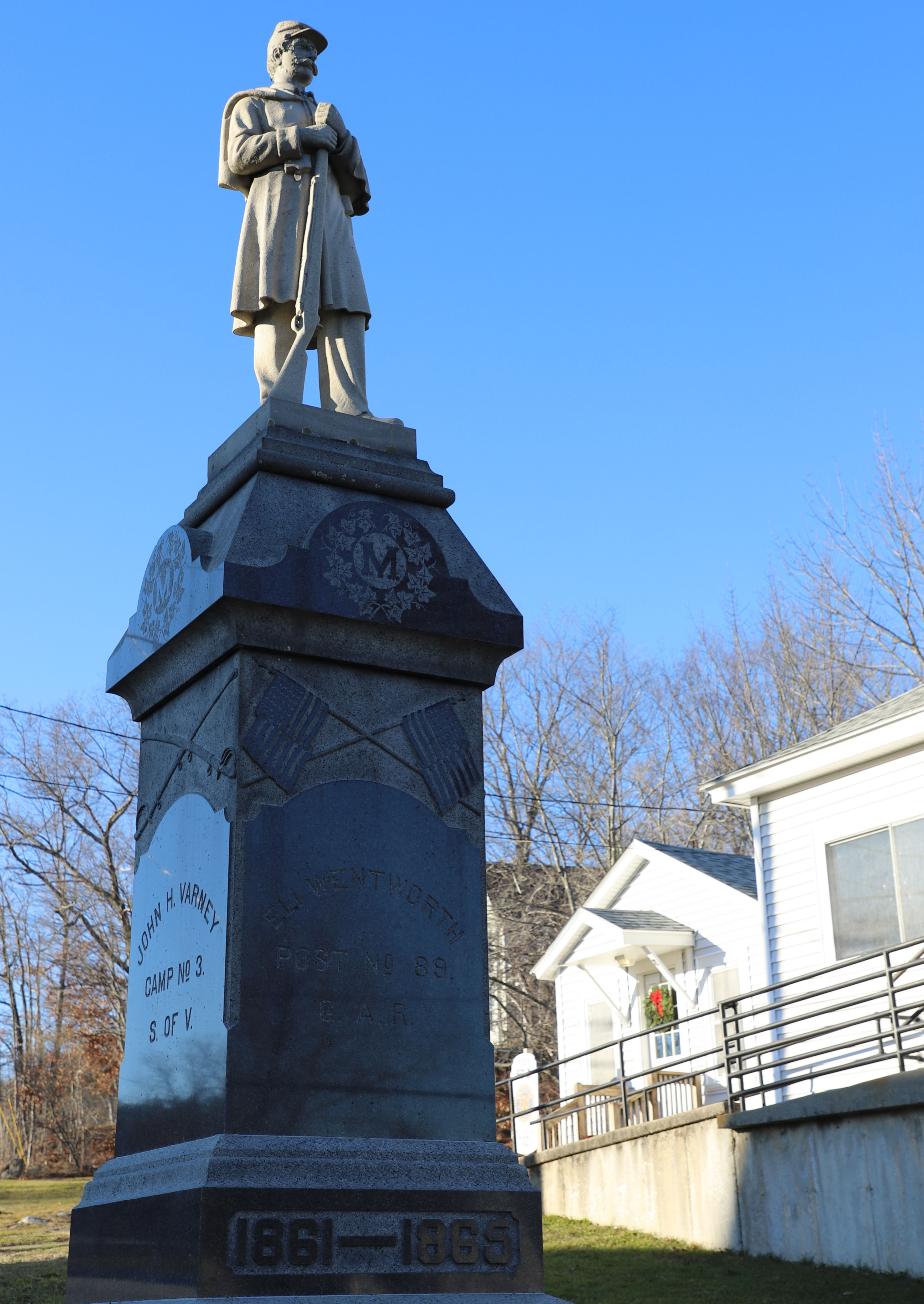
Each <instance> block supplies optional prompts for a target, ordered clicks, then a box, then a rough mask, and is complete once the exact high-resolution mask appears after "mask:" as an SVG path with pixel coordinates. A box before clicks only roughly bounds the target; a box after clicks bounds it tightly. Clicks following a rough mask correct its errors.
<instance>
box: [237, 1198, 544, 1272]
mask: <svg viewBox="0 0 924 1304" xmlns="http://www.w3.org/2000/svg"><path fill="white" fill-rule="evenodd" d="M227 1262H228V1267H229V1268H230V1269H231V1271H232V1272H233V1273H234V1274H235V1275H237V1276H289V1275H292V1274H299V1275H304V1276H318V1275H327V1274H329V1273H334V1274H337V1275H340V1274H354V1273H361V1274H363V1275H370V1274H375V1275H377V1276H391V1275H394V1274H401V1275H406V1274H408V1273H415V1274H424V1275H426V1274H432V1273H433V1272H440V1273H445V1272H469V1273H471V1272H477V1273H498V1272H513V1271H515V1270H516V1268H517V1266H518V1265H519V1262H520V1242H519V1224H518V1223H517V1220H516V1219H515V1218H514V1217H513V1216H512V1215H511V1214H510V1213H506V1212H503V1213H497V1212H494V1213H481V1212H478V1213H465V1214H461V1215H460V1214H459V1213H446V1212H435V1213H429V1212H428V1213H418V1212H407V1213H382V1212H377V1211H355V1212H343V1211H329V1210H325V1211H322V1212H315V1211H313V1210H312V1211H298V1212H290V1211H278V1210H254V1211H251V1210H246V1211H243V1212H237V1213H235V1214H234V1215H233V1217H232V1218H231V1220H230V1222H229V1224H228V1260H227Z"/></svg>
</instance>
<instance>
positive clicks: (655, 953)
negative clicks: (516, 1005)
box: [533, 839, 763, 1141]
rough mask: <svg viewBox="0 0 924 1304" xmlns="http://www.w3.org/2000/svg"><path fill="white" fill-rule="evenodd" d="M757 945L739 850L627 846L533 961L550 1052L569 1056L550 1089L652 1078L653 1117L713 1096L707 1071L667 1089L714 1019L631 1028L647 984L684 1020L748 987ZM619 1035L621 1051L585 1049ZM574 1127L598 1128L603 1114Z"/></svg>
mask: <svg viewBox="0 0 924 1304" xmlns="http://www.w3.org/2000/svg"><path fill="white" fill-rule="evenodd" d="M762 949H763V948H762V942H761V938H760V922H759V913H758V903H757V890H756V885H755V874H754V862H753V860H752V859H751V858H750V857H748V856H737V855H729V854H725V853H722V852H714V851H704V850H700V849H696V848H689V847H674V846H667V845H664V844H662V843H656V842H647V841H641V840H640V839H636V840H635V841H633V842H632V844H631V845H630V846H629V847H628V848H627V850H626V851H625V852H624V853H623V854H622V855H621V856H620V858H619V859H618V860H617V861H616V863H615V864H614V865H613V867H612V869H611V870H610V871H609V873H607V874H606V876H605V877H604V878H603V879H602V881H601V882H600V883H599V885H598V886H597V887H596V888H595V889H594V891H593V892H592V893H591V894H590V896H589V897H588V898H587V900H586V901H585V903H584V905H583V906H582V907H581V908H580V909H579V910H577V911H576V912H575V914H574V915H573V916H572V917H571V919H569V921H568V922H567V924H566V925H565V926H564V928H563V929H562V930H561V932H560V933H559V934H558V936H557V937H556V938H555V940H554V941H553V942H552V944H551V946H549V948H548V949H547V951H546V952H545V954H544V955H543V956H542V958H541V960H540V961H539V962H538V964H536V965H535V966H534V968H533V973H534V975H535V976H536V977H537V978H539V979H540V980H545V981H547V982H554V984H555V1001H556V1012H557V1020H558V1053H559V1056H560V1057H561V1058H563V1059H565V1058H566V1057H568V1056H572V1055H579V1058H578V1059H576V1060H571V1061H570V1062H568V1063H565V1064H563V1065H562V1066H561V1069H560V1072H559V1084H560V1089H561V1095H562V1096H568V1095H570V1094H571V1093H573V1092H576V1091H579V1090H581V1089H582V1088H584V1087H586V1086H589V1085H593V1084H598V1085H605V1084H607V1083H610V1082H612V1081H613V1080H614V1079H617V1078H621V1077H622V1076H624V1075H627V1076H629V1077H630V1078H631V1079H632V1084H631V1085H632V1086H633V1087H635V1086H643V1085H648V1084H651V1083H652V1082H657V1083H660V1084H662V1089H661V1091H660V1095H661V1100H660V1104H659V1112H661V1113H676V1112H680V1111H681V1110H683V1109H689V1108H692V1107H695V1106H696V1105H698V1104H702V1103H709V1101H710V1099H714V1098H719V1097H723V1096H724V1082H723V1081H722V1080H721V1079H720V1076H719V1075H716V1074H714V1073H705V1074H703V1075H702V1076H701V1077H699V1078H698V1079H697V1080H696V1081H692V1082H691V1081H689V1080H687V1081H683V1082H678V1084H677V1088H676V1090H675V1091H674V1092H673V1093H671V1092H670V1090H669V1084H670V1081H671V1064H672V1062H677V1061H678V1060H680V1059H682V1058H684V1057H687V1056H689V1055H690V1053H691V1052H693V1051H695V1050H697V1049H701V1050H706V1049H708V1047H707V1045H706V1043H708V1045H709V1046H713V1047H714V1046H715V1045H716V1043H717V1040H718V1039H719V1037H720V1033H719V1032H718V1030H717V1029H716V1026H715V1020H713V1019H706V1020H697V1021H695V1022H694V1023H692V1024H688V1025H681V1026H679V1027H678V1028H675V1029H673V1030H670V1031H665V1032H663V1033H662V1032H657V1031H655V1032H652V1033H650V1035H648V1036H644V1037H633V1036H632V1034H636V1033H641V1032H643V1031H645V1029H646V1028H649V1027H650V1017H649V1013H648V1010H650V998H651V997H652V994H653V993H654V992H655V991H657V992H658V995H657V996H656V997H655V999H656V1000H658V1002H659V1004H661V1005H662V1006H663V1005H664V1004H665V1002H666V1003H667V1004H666V1006H665V1008H668V1009H673V1010H675V1012H676V1016H677V1017H678V1018H681V1019H683V1018H684V1017H685V1016H687V1015H692V1014H696V1013H698V1012H700V1011H707V1010H709V1009H710V1007H712V1006H714V1005H715V1004H716V1003H717V1002H718V1001H719V1000H721V999H728V998H729V997H732V996H734V995H736V994H737V993H738V992H739V991H743V990H747V989H748V988H749V987H751V986H753V985H754V984H756V983H757V982H758V981H759V978H760V975H761V972H762V970H761V954H762ZM646 1002H647V1004H648V1009H647V1010H646ZM626 1037H629V1038H630V1040H629V1041H627V1042H624V1044H623V1046H622V1047H621V1048H620V1047H606V1048H604V1049H599V1050H593V1049H592V1048H594V1047H600V1046H603V1045H604V1043H606V1042H612V1041H613V1040H614V1039H619V1038H626ZM698 1041H701V1042H702V1043H703V1045H702V1046H698V1045H695V1044H693V1043H694V1042H698ZM583 1052H588V1053H586V1054H585V1053H583ZM617 1104H618V1102H617ZM610 1112H612V1110H611V1111H610ZM629 1121H631V1117H630V1119H629ZM580 1122H581V1126H582V1127H587V1128H588V1130H589V1131H596V1130H608V1129H609V1126H611V1125H612V1123H613V1119H612V1118H610V1119H609V1120H608V1121H606V1120H602V1121H601V1124H600V1127H599V1128H598V1127H596V1126H595V1125H594V1121H593V1117H592V1115H585V1116H584V1117H583V1118H582V1119H581V1120H580ZM604 1123H605V1126H604ZM556 1139H557V1140H561V1141H564V1140H568V1139H573V1138H571V1137H570V1135H569V1134H568V1133H567V1132H565V1131H563V1132H562V1133H561V1134H560V1135H559V1136H558V1137H557V1138H556Z"/></svg>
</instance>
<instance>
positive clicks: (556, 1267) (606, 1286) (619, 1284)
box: [0, 1179, 924, 1304]
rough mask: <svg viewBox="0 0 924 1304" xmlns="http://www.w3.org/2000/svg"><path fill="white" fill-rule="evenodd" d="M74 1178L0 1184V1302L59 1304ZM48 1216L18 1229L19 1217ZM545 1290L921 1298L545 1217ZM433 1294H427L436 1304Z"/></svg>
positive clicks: (648, 1302)
mask: <svg viewBox="0 0 924 1304" xmlns="http://www.w3.org/2000/svg"><path fill="white" fill-rule="evenodd" d="M82 1187H83V1182H82V1181H81V1180H79V1179H73V1180H63V1181H47V1182H0V1304H63V1300H64V1269H65V1264H66V1261H67V1234H68V1219H67V1211H69V1210H70V1208H71V1207H72V1206H73V1205H74V1204H76V1203H77V1201H78V1200H79V1198H80V1192H81V1189H82ZM29 1216H31V1217H38V1218H44V1219H47V1221H46V1222H44V1223H39V1224H36V1225H33V1226H25V1227H21V1226H19V1220H20V1219H21V1218H25V1217H29ZM545 1238H546V1240H545V1245H546V1289H547V1290H548V1291H549V1293H550V1294H552V1295H559V1296H561V1297H562V1298H563V1299H567V1300H571V1301H572V1302H573V1304H690V1302H691V1301H694V1302H695V1301H704V1302H706V1304H829V1301H834V1300H837V1301H839V1304H843V1301H844V1300H848V1301H850V1304H922V1301H924V1283H921V1282H920V1281H911V1280H910V1279H909V1278H907V1277H881V1276H879V1275H877V1274H874V1273H868V1272H852V1271H850V1270H848V1269H840V1268H814V1267H810V1266H809V1265H807V1264H802V1263H779V1262H777V1261H776V1260H775V1259H749V1258H746V1257H745V1256H744V1255H738V1254H715V1253H711V1252H710V1251H708V1250H697V1249H693V1248H692V1247H690V1246H688V1245H682V1244H681V1243H680V1242H679V1241H663V1240H657V1239H656V1238H655V1237H653V1236H643V1235H641V1234H640V1233H638V1232H626V1231H617V1230H615V1229H614V1228H609V1227H594V1226H593V1225H592V1224H591V1223H584V1222H570V1221H569V1220H568V1219H565V1218H548V1219H546V1223H545ZM437 1299H438V1296H434V1304H435V1301H436V1300H437Z"/></svg>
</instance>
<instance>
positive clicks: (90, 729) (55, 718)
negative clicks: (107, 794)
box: [0, 702, 138, 743]
mask: <svg viewBox="0 0 924 1304" xmlns="http://www.w3.org/2000/svg"><path fill="white" fill-rule="evenodd" d="M0 711H10V712H12V714H13V715H31V716H32V717H33V719H35V720H49V721H50V722H51V723H52V724H67V725H70V727H71V728H72V729H85V730H86V732H87V733H99V734H108V735H109V737H110V738H124V739H126V741H127V742H130V743H135V742H137V741H138V736H137V734H127V733H119V732H118V730H117V729H105V728H103V726H102V725H99V724H83V723H81V721H79V720H65V719H64V718H63V716H60V715H43V714H42V712H41V711H27V710H26V709H25V707H22V706H8V705H7V703H6V702H0Z"/></svg>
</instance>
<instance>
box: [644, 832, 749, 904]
mask: <svg viewBox="0 0 924 1304" xmlns="http://www.w3.org/2000/svg"><path fill="white" fill-rule="evenodd" d="M639 842H641V843H642V845H643V846H646V847H653V848H654V849H655V851H663V852H664V854H665V855H666V856H673V858H674V860H679V861H680V862H681V864H684V865H689V866H690V868H691V869H698V870H700V871H701V872H702V873H703V874H708V875H709V877H710V878H716V879H718V881H719V882H720V883H724V884H725V885H726V887H733V888H737V890H738V891H739V892H746V893H747V895H748V896H750V897H754V898H755V899H756V897H757V872H756V870H755V868H754V857H753V856H736V855H733V854H732V853H731V852H728V851H705V850H704V849H703V848H702V847H672V846H670V845H669V844H668V843H666V842H649V841H648V839H647V838H639Z"/></svg>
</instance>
